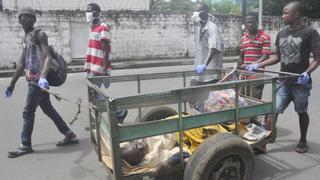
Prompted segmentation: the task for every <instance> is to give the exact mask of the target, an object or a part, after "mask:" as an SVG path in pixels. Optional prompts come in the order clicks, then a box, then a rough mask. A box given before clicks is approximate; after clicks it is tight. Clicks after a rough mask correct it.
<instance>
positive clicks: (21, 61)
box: [8, 48, 26, 92]
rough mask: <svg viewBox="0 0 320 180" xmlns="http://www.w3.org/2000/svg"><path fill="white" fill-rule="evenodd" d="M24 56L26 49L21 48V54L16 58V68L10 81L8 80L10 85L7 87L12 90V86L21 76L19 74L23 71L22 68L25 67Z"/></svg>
mask: <svg viewBox="0 0 320 180" xmlns="http://www.w3.org/2000/svg"><path fill="white" fill-rule="evenodd" d="M25 56H26V50H25V48H23V51H22V54H21V56H20V58H19V60H18V63H17V69H16V71H15V73H14V75H13V77H12V79H11V82H10V85H9V87H8V89H9V90H10V91H11V92H12V91H13V89H14V87H15V84H16V82H17V81H18V79H19V77H20V76H21V74H22V73H23V71H24V68H25V65H26V62H25Z"/></svg>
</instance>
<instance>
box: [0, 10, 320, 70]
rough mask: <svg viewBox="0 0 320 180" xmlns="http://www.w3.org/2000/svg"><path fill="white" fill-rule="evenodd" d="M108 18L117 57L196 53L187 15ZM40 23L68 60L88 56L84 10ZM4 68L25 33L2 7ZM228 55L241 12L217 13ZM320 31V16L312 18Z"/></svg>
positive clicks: (272, 29)
mask: <svg viewBox="0 0 320 180" xmlns="http://www.w3.org/2000/svg"><path fill="white" fill-rule="evenodd" d="M102 17H103V20H104V21H106V22H107V24H109V25H110V26H111V27H112V29H111V32H112V36H113V38H112V41H113V43H112V51H113V53H112V54H113V60H114V61H117V60H122V59H149V58H177V57H193V56H194V29H195V27H194V24H193V22H192V21H191V20H190V18H189V17H190V15H187V14H172V13H171V14H157V15H155V14H150V13H148V12H134V11H125V12H121V11H108V12H104V13H103V16H102ZM37 19H38V22H37V24H38V26H39V27H40V28H41V29H43V30H45V31H46V32H47V34H48V36H49V43H50V44H53V45H55V46H56V48H57V50H58V51H59V52H60V53H62V54H63V56H64V57H65V58H66V59H67V61H69V62H70V61H71V60H72V59H73V60H77V59H78V58H83V57H84V56H85V53H86V44H87V38H88V31H89V28H88V25H87V24H86V23H85V18H84V12H83V11H49V12H42V15H41V16H40V15H39V16H38V18H37ZM0 21H1V22H2V23H1V24H0V38H1V41H0V54H1V56H0V67H4V66H11V64H10V63H12V62H13V61H16V60H17V58H18V54H19V53H20V52H21V46H20V45H21V40H22V38H23V36H24V32H23V30H22V28H21V26H20V24H19V23H18V21H17V14H16V11H3V12H0ZM216 22H217V24H218V26H219V28H220V30H221V32H222V35H223V38H224V42H225V48H226V49H225V50H226V53H225V54H226V55H236V54H237V53H238V50H239V49H238V48H239V39H240V36H241V30H240V25H241V19H240V17H237V16H217V19H216ZM306 22H307V24H309V25H312V26H313V27H314V28H315V29H317V30H318V31H320V27H319V21H311V20H308V21H306ZM265 27H266V31H267V32H268V33H269V34H270V35H271V37H272V40H273V41H274V39H275V36H276V33H277V31H278V30H279V29H280V28H281V27H283V25H282V24H281V21H280V19H279V18H266V20H265Z"/></svg>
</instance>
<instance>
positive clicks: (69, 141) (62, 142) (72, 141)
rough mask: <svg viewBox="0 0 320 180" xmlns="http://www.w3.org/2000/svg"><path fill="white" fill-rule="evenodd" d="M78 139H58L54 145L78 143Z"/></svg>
mask: <svg viewBox="0 0 320 180" xmlns="http://www.w3.org/2000/svg"><path fill="white" fill-rule="evenodd" d="M78 143H79V139H71V140H68V141H59V142H58V143H57V144H56V146H66V145H71V144H78Z"/></svg>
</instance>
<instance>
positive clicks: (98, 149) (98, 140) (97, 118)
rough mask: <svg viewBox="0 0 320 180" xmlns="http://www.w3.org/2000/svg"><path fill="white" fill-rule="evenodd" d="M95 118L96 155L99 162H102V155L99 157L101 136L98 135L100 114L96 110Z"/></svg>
mask: <svg viewBox="0 0 320 180" xmlns="http://www.w3.org/2000/svg"><path fill="white" fill-rule="evenodd" d="M95 118H96V131H97V154H98V159H99V162H101V161H102V155H101V135H100V120H101V118H100V114H99V112H98V110H95Z"/></svg>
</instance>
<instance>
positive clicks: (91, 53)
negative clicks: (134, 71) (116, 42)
mask: <svg viewBox="0 0 320 180" xmlns="http://www.w3.org/2000/svg"><path fill="white" fill-rule="evenodd" d="M109 29H110V28H109V26H107V25H106V24H104V23H101V24H99V25H95V26H93V27H92V28H91V30H90V37H89V43H88V50H87V57H86V62H85V65H84V70H85V71H86V72H88V73H91V74H94V75H111V54H110V53H111V47H109V48H108V50H109V59H108V61H107V64H106V67H104V57H103V56H104V55H103V49H102V42H103V41H109V42H110V43H111V34H110V32H109ZM110 43H109V45H110Z"/></svg>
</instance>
